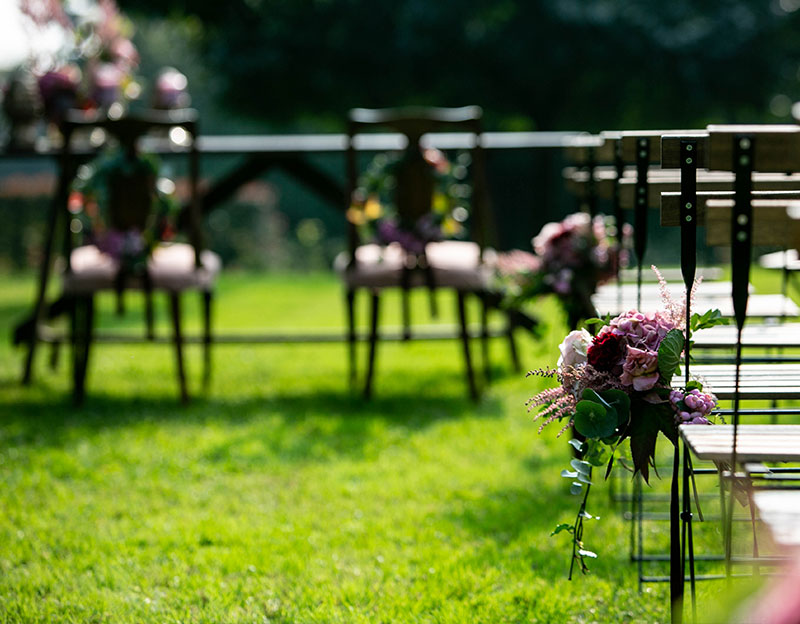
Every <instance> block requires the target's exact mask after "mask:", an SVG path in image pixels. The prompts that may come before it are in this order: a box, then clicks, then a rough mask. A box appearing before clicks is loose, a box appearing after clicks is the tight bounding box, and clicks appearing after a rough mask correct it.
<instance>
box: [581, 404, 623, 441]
mask: <svg viewBox="0 0 800 624" xmlns="http://www.w3.org/2000/svg"><path fill="white" fill-rule="evenodd" d="M616 428H617V411H616V410H615V409H610V410H609V409H606V408H605V407H603V406H602V405H601V404H599V403H595V402H594V401H579V402H578V405H577V406H576V408H575V429H576V430H577V432H578V433H580V434H581V435H583V436H586V437H587V438H606V437H608V436H610V435H611V434H612V433H614V430H615V429H616Z"/></svg>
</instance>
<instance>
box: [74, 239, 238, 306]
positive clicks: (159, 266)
mask: <svg viewBox="0 0 800 624" xmlns="http://www.w3.org/2000/svg"><path fill="white" fill-rule="evenodd" d="M200 261H201V263H202V266H200V267H196V266H195V258H194V247H192V246H191V245H187V244H186V243H163V244H161V245H159V246H158V247H156V249H155V250H154V251H153V253H152V255H151V256H150V258H149V259H148V261H147V271H148V273H149V275H150V280H151V284H152V287H153V288H154V289H159V290H169V291H181V290H185V289H187V288H202V289H207V288H209V287H210V285H211V283H212V282H213V280H214V278H215V277H216V275H217V273H219V270H220V267H221V265H222V263H221V262H220V259H219V256H218V255H217V254H215V253H214V252H213V251H208V250H205V251H203V252H201V254H200ZM70 268H71V270H70V271H68V272H65V273H64V279H63V281H64V292H65V293H67V294H85V293H90V292H94V291H97V290H109V289H113V288H114V287H115V282H116V278H117V274H118V272H119V262H118V261H117V260H116V259H114V258H113V257H111V256H109V255H108V254H105V253H103V252H101V251H100V250H99V249H98V248H97V247H95V246H94V245H84V246H82V247H78V248H76V249H74V250H73V251H72V254H71V255H70ZM142 285H143V284H142V280H141V279H140V278H136V277H133V276H131V277H130V278H129V279H128V280H127V281H126V282H125V287H126V288H142Z"/></svg>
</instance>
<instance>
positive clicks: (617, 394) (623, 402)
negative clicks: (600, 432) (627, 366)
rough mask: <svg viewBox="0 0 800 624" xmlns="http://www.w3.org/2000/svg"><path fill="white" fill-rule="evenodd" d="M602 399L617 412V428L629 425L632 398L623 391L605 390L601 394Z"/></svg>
mask: <svg viewBox="0 0 800 624" xmlns="http://www.w3.org/2000/svg"><path fill="white" fill-rule="evenodd" d="M600 396H601V397H602V399H603V400H604V401H605V402H606V403H607V404H608V405H609V406H611V407H613V408H614V409H615V410H616V412H617V426H619V427H622V426H623V425H626V424H627V423H628V419H629V418H630V415H631V398H630V397H629V396H628V395H627V394H626V393H624V392H623V391H622V390H613V389H612V390H604V391H603V392H601V393H600Z"/></svg>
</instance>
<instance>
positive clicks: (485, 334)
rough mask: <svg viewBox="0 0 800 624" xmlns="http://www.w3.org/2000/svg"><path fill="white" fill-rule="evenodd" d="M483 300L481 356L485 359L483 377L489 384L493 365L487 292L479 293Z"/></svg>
mask: <svg viewBox="0 0 800 624" xmlns="http://www.w3.org/2000/svg"><path fill="white" fill-rule="evenodd" d="M478 297H479V298H480V300H481V356H482V359H483V377H484V379H485V380H486V383H487V384H488V383H489V382H490V381H491V377H492V365H491V362H490V361H489V301H488V299H487V298H486V296H485V294H483V293H478Z"/></svg>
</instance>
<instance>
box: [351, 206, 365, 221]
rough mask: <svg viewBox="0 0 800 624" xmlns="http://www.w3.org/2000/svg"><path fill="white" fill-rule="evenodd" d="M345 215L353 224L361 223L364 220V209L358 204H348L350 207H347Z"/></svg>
mask: <svg viewBox="0 0 800 624" xmlns="http://www.w3.org/2000/svg"><path fill="white" fill-rule="evenodd" d="M346 216H347V220H348V221H349V222H350V223H352V224H353V225H363V224H364V223H365V222H366V218H365V217H364V211H363V210H361V208H359V207H358V206H350V208H348V209H347V213H346Z"/></svg>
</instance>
